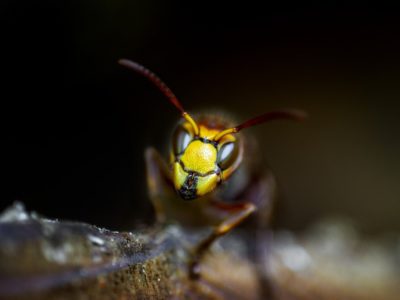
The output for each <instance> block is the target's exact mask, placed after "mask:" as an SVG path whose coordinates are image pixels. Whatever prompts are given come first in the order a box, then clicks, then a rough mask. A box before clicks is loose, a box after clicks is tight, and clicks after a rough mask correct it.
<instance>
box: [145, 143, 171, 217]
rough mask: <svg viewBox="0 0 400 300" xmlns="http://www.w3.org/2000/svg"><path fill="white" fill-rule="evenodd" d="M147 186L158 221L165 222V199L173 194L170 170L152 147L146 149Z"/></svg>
mask: <svg viewBox="0 0 400 300" xmlns="http://www.w3.org/2000/svg"><path fill="white" fill-rule="evenodd" d="M145 161H146V173H147V174H146V175H147V187H148V193H149V197H150V200H151V202H152V204H153V206H154V209H155V213H156V221H157V223H161V224H162V223H165V221H166V211H165V204H164V203H163V202H164V201H165V199H168V197H171V195H172V194H173V184H172V182H171V178H170V172H169V170H168V167H167V165H166V163H165V162H164V160H163V159H162V158H161V155H160V154H159V153H158V151H157V150H156V149H154V148H152V147H150V148H147V149H146V150H145Z"/></svg>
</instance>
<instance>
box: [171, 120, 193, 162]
mask: <svg viewBox="0 0 400 300" xmlns="http://www.w3.org/2000/svg"><path fill="white" fill-rule="evenodd" d="M191 140H192V135H191V134H190V133H189V132H188V131H187V130H186V129H184V128H183V127H182V126H179V127H178V128H176V130H175V132H174V136H173V141H172V146H173V150H174V154H175V155H178V154H181V153H182V152H183V151H184V150H185V149H186V147H187V146H188V145H189V143H190V142H191Z"/></svg>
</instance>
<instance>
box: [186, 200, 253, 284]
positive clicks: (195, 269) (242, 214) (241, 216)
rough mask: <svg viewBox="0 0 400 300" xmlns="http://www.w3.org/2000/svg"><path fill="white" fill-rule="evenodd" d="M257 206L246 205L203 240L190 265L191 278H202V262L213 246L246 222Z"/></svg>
mask: <svg viewBox="0 0 400 300" xmlns="http://www.w3.org/2000/svg"><path fill="white" fill-rule="evenodd" d="M255 210H256V206H255V205H254V204H253V203H250V202H248V203H245V204H243V206H241V207H239V208H237V211H236V213H233V214H232V215H231V216H229V217H228V218H227V219H226V220H224V221H223V222H222V223H221V224H219V225H218V226H217V227H215V228H214V230H213V231H212V232H211V233H210V235H208V236H207V237H206V238H205V239H204V240H202V241H201V242H200V243H199V244H198V245H197V247H196V249H195V253H194V255H193V258H192V261H191V262H190V264H189V276H190V278H192V279H198V278H199V277H200V261H201V259H202V258H203V256H204V254H205V253H206V252H207V250H208V249H209V248H210V246H211V244H212V243H213V242H214V241H215V240H216V239H218V238H219V237H221V236H223V235H225V234H226V233H228V232H229V231H231V230H232V229H233V228H235V227H236V226H238V225H239V224H240V223H242V222H243V221H244V220H246V219H247V218H248V217H249V216H250V215H251V214H252V213H253V212H254V211H255Z"/></svg>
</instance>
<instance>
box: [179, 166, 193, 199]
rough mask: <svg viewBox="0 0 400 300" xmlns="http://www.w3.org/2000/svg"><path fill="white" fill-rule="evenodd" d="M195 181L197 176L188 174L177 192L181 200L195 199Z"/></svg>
mask: <svg viewBox="0 0 400 300" xmlns="http://www.w3.org/2000/svg"><path fill="white" fill-rule="evenodd" d="M197 181H198V175H197V174H194V173H189V175H188V176H187V177H186V179H185V182H184V183H183V185H182V187H181V188H180V189H179V191H178V193H179V195H180V196H181V197H182V199H183V200H193V199H196V198H197Z"/></svg>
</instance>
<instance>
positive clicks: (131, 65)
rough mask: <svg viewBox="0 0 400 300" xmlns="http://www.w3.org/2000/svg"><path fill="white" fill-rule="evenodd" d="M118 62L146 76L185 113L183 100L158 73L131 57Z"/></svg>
mask: <svg viewBox="0 0 400 300" xmlns="http://www.w3.org/2000/svg"><path fill="white" fill-rule="evenodd" d="M118 63H119V64H120V65H121V66H124V67H126V68H128V69H131V70H133V71H135V72H137V73H139V74H140V75H142V76H144V77H146V78H147V79H148V80H150V81H151V82H152V83H153V84H154V85H155V86H156V87H157V88H158V89H159V90H160V91H161V92H162V93H163V94H164V96H165V97H167V98H168V100H169V101H170V102H171V103H172V104H173V105H174V106H175V107H176V108H177V109H179V111H180V112H181V113H182V114H184V113H185V110H184V109H183V106H182V104H181V102H180V101H179V100H178V98H177V97H176V96H175V94H174V93H173V92H172V91H171V89H170V88H169V87H168V86H167V85H166V84H165V83H164V82H163V81H162V80H161V79H160V77H158V76H157V75H156V74H154V73H153V72H152V71H150V70H149V69H147V68H146V67H144V66H142V65H141V64H138V63H137V62H134V61H131V60H129V59H120V60H119V61H118Z"/></svg>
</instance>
